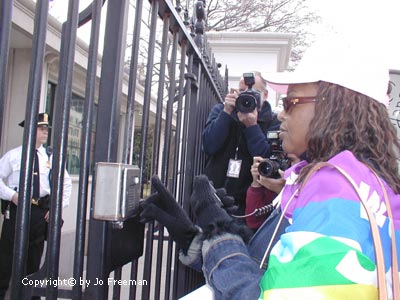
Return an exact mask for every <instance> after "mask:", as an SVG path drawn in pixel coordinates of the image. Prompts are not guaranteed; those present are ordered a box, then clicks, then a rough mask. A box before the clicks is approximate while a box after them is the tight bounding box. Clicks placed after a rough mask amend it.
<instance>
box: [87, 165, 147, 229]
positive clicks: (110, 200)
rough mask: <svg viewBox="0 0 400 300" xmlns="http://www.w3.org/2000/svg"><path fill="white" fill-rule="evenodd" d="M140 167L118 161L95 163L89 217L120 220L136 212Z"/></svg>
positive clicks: (138, 196) (138, 198)
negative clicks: (91, 210)
mask: <svg viewBox="0 0 400 300" xmlns="http://www.w3.org/2000/svg"><path fill="white" fill-rule="evenodd" d="M139 176H140V169H139V167H138V166H135V165H127V164H122V163H110V162H98V163H96V171H95V180H94V185H95V186H94V198H93V199H94V200H93V203H94V204H93V212H92V213H93V215H92V216H93V218H94V219H97V220H104V221H115V222H119V221H124V220H126V219H127V218H129V217H132V216H134V215H136V214H137V213H138V209H139V200H140V188H139V182H140V180H139Z"/></svg>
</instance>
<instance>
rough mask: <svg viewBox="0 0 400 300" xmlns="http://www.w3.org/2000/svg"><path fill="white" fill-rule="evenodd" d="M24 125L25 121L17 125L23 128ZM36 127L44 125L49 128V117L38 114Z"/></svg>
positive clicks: (44, 114)
mask: <svg viewBox="0 0 400 300" xmlns="http://www.w3.org/2000/svg"><path fill="white" fill-rule="evenodd" d="M24 124H25V120H24V121H22V122H20V123H19V124H18V125H19V126H21V127H24ZM37 125H38V126H39V125H46V126H47V127H49V115H48V114H46V113H40V114H39V117H38V122H37Z"/></svg>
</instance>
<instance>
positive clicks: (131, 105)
mask: <svg viewBox="0 0 400 300" xmlns="http://www.w3.org/2000/svg"><path fill="white" fill-rule="evenodd" d="M142 12H143V3H142V0H136V5H135V22H134V25H133V26H134V28H133V34H132V49H131V59H130V67H129V83H128V96H127V104H126V123H125V136H124V149H123V154H122V161H123V162H127V163H129V164H132V158H133V154H134V151H135V149H134V147H133V141H134V139H133V137H134V133H135V126H134V125H135V93H136V81H137V66H138V57H139V40H140V31H141V24H142ZM137 273H138V259H135V260H134V261H132V262H131V272H130V278H131V279H134V280H136V279H137ZM129 299H130V300H135V299H136V285H135V284H132V285H130V287H129Z"/></svg>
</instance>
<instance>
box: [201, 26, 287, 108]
mask: <svg viewBox="0 0 400 300" xmlns="http://www.w3.org/2000/svg"><path fill="white" fill-rule="evenodd" d="M206 35H207V41H208V43H209V44H210V46H211V48H212V50H213V53H214V56H215V60H216V61H217V62H218V63H221V65H222V66H221V69H222V71H221V73H223V72H224V70H225V67H227V68H228V75H229V79H228V82H229V86H230V87H233V88H237V86H238V83H239V80H240V78H241V77H242V74H243V73H244V72H249V71H259V72H261V74H262V75H263V77H264V78H267V76H266V74H268V72H278V71H284V70H285V69H286V67H287V65H288V62H289V57H290V51H291V47H292V43H293V35H292V34H290V33H272V32H208V33H207V34H206ZM268 90H269V97H268V101H269V102H270V103H271V106H272V107H275V106H276V100H277V96H276V94H275V92H274V91H273V90H272V89H268Z"/></svg>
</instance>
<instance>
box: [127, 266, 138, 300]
mask: <svg viewBox="0 0 400 300" xmlns="http://www.w3.org/2000/svg"><path fill="white" fill-rule="evenodd" d="M138 263H139V259H135V260H134V261H132V263H131V274H130V278H131V279H136V278H137V273H138ZM135 299H136V284H132V285H131V286H130V287H129V300H135Z"/></svg>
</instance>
